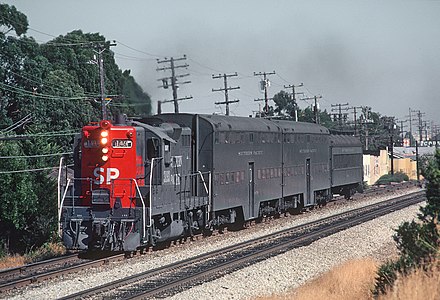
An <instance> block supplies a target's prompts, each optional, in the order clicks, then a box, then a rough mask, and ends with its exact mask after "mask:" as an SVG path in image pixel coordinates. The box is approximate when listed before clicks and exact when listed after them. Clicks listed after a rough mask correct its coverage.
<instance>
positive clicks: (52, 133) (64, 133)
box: [0, 131, 78, 141]
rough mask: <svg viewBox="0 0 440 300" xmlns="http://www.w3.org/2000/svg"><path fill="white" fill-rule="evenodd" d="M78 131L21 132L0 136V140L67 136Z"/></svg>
mask: <svg viewBox="0 0 440 300" xmlns="http://www.w3.org/2000/svg"><path fill="white" fill-rule="evenodd" d="M76 134H78V131H75V132H63V131H54V132H45V133H37V134H21V135H9V136H2V137H0V141H7V140H24V139H30V138H35V137H54V136H69V135H76Z"/></svg>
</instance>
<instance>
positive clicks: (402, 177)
mask: <svg viewBox="0 0 440 300" xmlns="http://www.w3.org/2000/svg"><path fill="white" fill-rule="evenodd" d="M408 180H409V177H408V175H406V174H405V173H403V172H397V173H394V175H391V174H385V175H383V176H381V177H380V178H379V179H378V180H377V181H376V184H378V185H379V184H389V183H391V182H402V181H408Z"/></svg>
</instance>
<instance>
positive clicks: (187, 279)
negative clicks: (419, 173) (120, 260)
mask: <svg viewBox="0 0 440 300" xmlns="http://www.w3.org/2000/svg"><path fill="white" fill-rule="evenodd" d="M425 200H426V199H425V193H424V192H423V191H422V192H417V193H412V194H408V195H405V196H401V197H397V198H393V199H391V200H387V201H383V202H379V203H376V204H373V205H369V206H365V207H362V208H359V209H355V210H352V211H347V212H344V213H341V214H337V215H333V216H330V217H327V218H324V219H321V220H319V221H315V222H310V223H307V224H304V225H300V226H297V227H294V228H290V229H286V230H283V231H279V232H277V233H276V234H272V235H268V236H265V237H261V238H258V239H254V240H250V241H247V242H243V243H240V244H236V245H233V246H230V247H226V248H223V249H220V250H217V251H213V252H210V253H206V254H203V255H199V256H197V257H194V258H190V259H186V260H183V261H179V262H176V263H173V264H170V265H167V266H164V267H161V268H157V269H154V270H150V271H147V272H144V273H141V274H137V275H133V276H130V277H127V278H124V279H121V280H117V281H114V282H111V283H109V284H105V285H102V286H99V287H95V288H93V289H90V290H85V291H82V292H79V293H76V294H73V295H70V296H67V297H64V298H62V299H79V298H84V297H91V296H93V297H98V298H112V299H145V298H153V297H159V298H163V297H168V296H172V295H174V294H176V293H179V292H181V291H182V290H184V289H189V288H191V287H192V286H195V285H199V284H201V283H203V282H207V281H211V280H214V279H216V278H219V277H221V276H223V275H224V274H227V273H231V272H233V271H235V270H239V269H241V268H244V267H246V266H248V265H251V264H255V263H257V262H260V261H263V260H265V259H267V258H269V257H273V256H276V255H279V254H282V253H285V252H287V251H289V250H291V249H294V248H297V247H301V246H305V245H308V244H310V243H312V242H314V241H316V240H318V239H320V238H323V237H326V236H329V235H332V234H334V233H336V232H339V231H342V230H344V229H347V228H350V227H352V226H355V225H358V224H361V223H363V222H367V221H370V220H372V219H375V218H377V217H380V216H383V215H386V214H388V213H390V212H394V211H396V210H400V209H403V208H405V207H408V206H411V205H414V204H416V203H419V202H422V201H425Z"/></svg>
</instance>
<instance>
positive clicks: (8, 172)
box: [0, 165, 73, 174]
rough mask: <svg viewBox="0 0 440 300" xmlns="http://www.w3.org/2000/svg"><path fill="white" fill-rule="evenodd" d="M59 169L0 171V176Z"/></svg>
mask: <svg viewBox="0 0 440 300" xmlns="http://www.w3.org/2000/svg"><path fill="white" fill-rule="evenodd" d="M72 166H73V165H67V167H72ZM58 169H59V167H58V166H57V167H45V168H38V169H25V170H14V171H0V174H14V173H24V172H37V171H45V170H58Z"/></svg>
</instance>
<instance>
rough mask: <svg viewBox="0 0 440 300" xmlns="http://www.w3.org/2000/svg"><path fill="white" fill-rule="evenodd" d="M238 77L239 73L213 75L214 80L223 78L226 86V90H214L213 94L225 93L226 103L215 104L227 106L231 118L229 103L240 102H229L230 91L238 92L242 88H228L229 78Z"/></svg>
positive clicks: (235, 101) (236, 100) (227, 112)
mask: <svg viewBox="0 0 440 300" xmlns="http://www.w3.org/2000/svg"><path fill="white" fill-rule="evenodd" d="M235 76H238V74H237V72H235V73H234V74H226V73H225V74H223V75H222V74H219V75H212V79H218V78H222V77H223V83H224V85H225V87H224V88H222V89H212V91H213V92H222V91H224V92H225V101H224V102H215V104H217V105H219V104H226V115H227V116H229V103H237V102H239V101H240V100H238V99H235V100H232V101H229V99H228V91H230V90H237V89H239V88H240V87H239V86H235V87H228V77H235Z"/></svg>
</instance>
